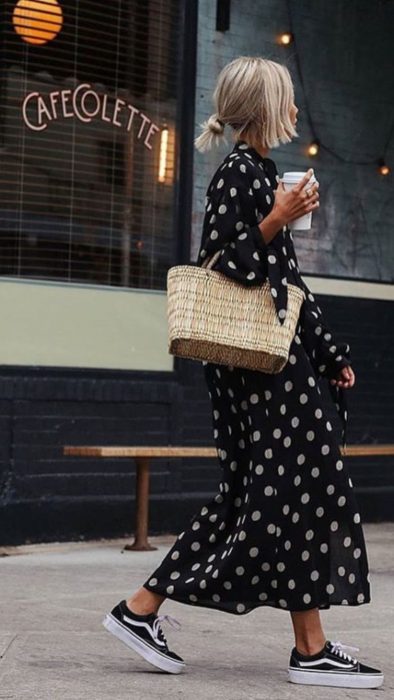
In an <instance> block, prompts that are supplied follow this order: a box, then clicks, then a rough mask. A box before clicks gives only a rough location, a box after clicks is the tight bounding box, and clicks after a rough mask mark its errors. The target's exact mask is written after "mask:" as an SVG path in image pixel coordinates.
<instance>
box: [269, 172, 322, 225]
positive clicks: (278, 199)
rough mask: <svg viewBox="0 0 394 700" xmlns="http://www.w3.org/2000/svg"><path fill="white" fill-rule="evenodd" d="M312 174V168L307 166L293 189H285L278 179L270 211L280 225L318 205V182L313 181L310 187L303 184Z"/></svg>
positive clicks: (305, 183) (306, 182)
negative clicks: (307, 168) (306, 170)
mask: <svg viewBox="0 0 394 700" xmlns="http://www.w3.org/2000/svg"><path fill="white" fill-rule="evenodd" d="M312 175H313V168H309V170H308V172H307V173H306V174H305V175H304V177H303V178H302V180H300V182H299V183H297V185H295V186H294V187H293V189H291V190H289V191H286V190H285V188H284V185H283V182H282V181H281V180H280V181H279V184H278V187H277V189H276V190H275V203H274V206H273V208H272V211H271V213H272V214H273V215H274V216H275V218H276V220H277V221H278V222H279V223H280V226H281V227H282V226H284V225H285V224H287V223H288V222H289V221H293V219H298V217H299V216H303V215H304V214H308V213H309V212H310V211H313V210H314V209H317V207H318V206H319V201H318V200H319V193H318V191H317V190H318V189H319V183H318V182H315V183H313V184H312V185H310V187H306V188H305V186H306V185H307V184H308V182H309V180H310V179H311V177H312ZM304 188H305V189H304Z"/></svg>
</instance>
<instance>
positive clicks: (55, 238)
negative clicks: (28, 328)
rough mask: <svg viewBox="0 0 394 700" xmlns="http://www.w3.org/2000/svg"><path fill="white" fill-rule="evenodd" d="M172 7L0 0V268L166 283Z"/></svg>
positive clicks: (177, 24) (174, 85) (178, 25)
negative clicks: (1, 0)
mask: <svg viewBox="0 0 394 700" xmlns="http://www.w3.org/2000/svg"><path fill="white" fill-rule="evenodd" d="M182 11H183V3H182V2H179V0H111V2H108V0H42V1H41V0H19V1H15V2H10V1H8V0H6V1H5V2H2V3H1V10H0V13H1V27H0V42H1V43H0V52H1V66H0V71H1V73H0V156H1V169H0V197H1V201H0V274H1V275H3V276H13V277H15V276H16V277H23V278H26V277H27V278H34V279H46V280H59V281H62V282H75V283H82V284H100V285H115V286H123V287H141V288H148V289H165V282H166V273H167V269H168V267H169V265H170V264H171V258H172V251H173V250H174V241H173V238H174V213H175V212H174V200H175V197H174V192H175V183H176V177H177V173H176V171H175V169H176V160H177V159H176V152H175V151H176V133H177V128H178V125H177V113H178V110H177V102H178V100H179V93H180V85H179V71H180V50H181V46H182V41H181V31H182V16H181V14H182Z"/></svg>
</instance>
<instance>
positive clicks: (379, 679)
mask: <svg viewBox="0 0 394 700" xmlns="http://www.w3.org/2000/svg"><path fill="white" fill-rule="evenodd" d="M288 674H289V676H288V680H289V681H290V682H291V683H302V684H304V685H330V686H336V687H338V688H379V686H381V685H382V683H383V681H384V675H383V674H380V673H378V674H377V673H338V672H336V671H301V670H299V669H292V668H289V669H288Z"/></svg>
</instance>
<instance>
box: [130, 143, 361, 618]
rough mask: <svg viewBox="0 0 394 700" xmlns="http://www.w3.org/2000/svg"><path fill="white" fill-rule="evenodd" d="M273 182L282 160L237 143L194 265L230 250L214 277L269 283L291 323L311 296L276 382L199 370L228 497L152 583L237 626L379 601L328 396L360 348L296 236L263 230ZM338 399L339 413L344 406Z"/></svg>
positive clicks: (206, 513)
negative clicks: (332, 310) (305, 273)
mask: <svg viewBox="0 0 394 700" xmlns="http://www.w3.org/2000/svg"><path fill="white" fill-rule="evenodd" d="M277 184H278V182H277V171H276V167H275V164H274V162H273V161H272V160H271V159H269V158H262V157H261V156H260V154H257V152H256V151H254V149H251V148H250V147H249V146H247V145H246V144H245V143H244V142H242V141H241V142H238V144H236V145H235V146H234V149H233V151H232V153H231V154H229V156H227V157H226V158H225V160H224V163H223V166H222V167H221V168H219V169H218V171H217V172H216V173H215V175H214V177H213V179H212V181H211V184H210V186H209V187H208V191H207V201H206V216H205V219H204V226H203V237H202V244H201V248H200V252H199V257H198V263H199V264H201V263H202V262H203V260H204V258H206V257H207V256H211V255H212V254H213V253H214V252H216V251H217V250H219V249H221V248H223V249H224V252H223V255H221V256H220V257H219V260H218V262H217V263H216V266H215V269H217V270H219V271H221V272H223V273H224V274H226V275H228V276H230V277H232V278H234V279H235V280H237V281H238V282H240V283H242V284H244V285H246V286H248V285H249V286H250V285H259V284H261V283H262V282H264V281H265V280H266V279H267V277H268V279H269V281H270V287H271V296H272V300H273V302H274V304H275V308H276V311H277V314H278V318H279V319H281V320H284V318H285V315H286V302H287V285H288V283H292V284H298V286H301V287H302V288H303V289H304V291H305V300H304V303H303V306H302V309H301V314H300V319H299V324H298V328H297V332H296V334H295V336H294V339H293V342H292V344H291V347H290V350H289V359H288V362H287V363H286V364H285V366H284V368H283V369H282V371H281V372H279V373H278V374H265V373H263V372H253V371H249V370H243V369H242V368H239V367H227V366H225V365H215V364H213V363H210V362H203V363H202V371H203V373H204V377H205V381H206V384H207V388H208V396H209V400H210V402H211V407H212V436H213V440H214V443H215V445H216V448H217V454H218V466H219V469H220V472H219V474H220V480H219V485H218V492H217V493H216V495H214V497H213V498H211V499H210V500H209V501H208V502H207V503H206V504H205V505H204V506H203V507H201V508H200V509H199V511H198V513H196V514H195V515H194V516H193V517H192V518H191V519H190V522H189V524H188V526H187V527H186V528H185V529H184V530H183V531H182V532H181V533H180V534H179V535H178V537H177V538H176V540H175V542H174V544H173V546H172V547H171V548H170V550H169V551H168V553H167V554H166V556H165V557H164V558H163V560H162V562H161V563H160V564H159V566H158V567H157V568H156V570H155V571H153V572H152V573H151V575H150V576H149V578H148V579H147V581H146V582H145V583H144V584H143V585H144V586H145V587H146V588H148V589H151V590H152V591H155V592H156V593H159V594H161V595H163V596H165V597H170V598H172V599H174V600H178V601H181V602H184V603H187V604H190V605H198V606H204V607H210V608H216V609H218V610H224V611H227V612H231V613H233V614H238V615H242V614H246V613H248V612H249V611H251V610H253V609H254V608H256V607H258V606H262V605H268V606H273V607H276V608H278V609H283V610H287V611H291V610H307V609H310V608H314V607H318V608H320V609H324V608H328V607H330V605H361V604H364V603H367V602H369V600H370V590H369V575H368V564H367V558H366V551H365V543H364V537H363V532H362V525H361V517H360V513H359V509H358V507H357V502H356V500H355V495H354V491H353V489H352V484H351V480H350V477H349V474H348V471H347V464H346V460H345V459H344V458H343V457H342V456H341V453H340V449H339V444H338V437H337V435H336V426H335V425H334V424H332V423H331V422H330V421H329V420H328V416H326V414H325V409H324V406H323V398H322V393H321V389H320V386H319V384H320V382H319V380H321V378H322V377H324V378H326V379H329V378H331V377H333V376H334V375H335V376H337V374H338V372H339V371H340V369H341V368H342V367H344V366H345V365H346V364H349V352H350V349H349V346H348V345H347V344H344V343H342V344H341V343H338V342H337V340H336V339H335V338H334V337H333V334H332V332H331V331H330V330H329V329H328V328H327V326H326V324H325V323H324V321H323V317H322V314H321V310H320V309H319V307H318V306H317V303H316V300H315V298H314V296H313V294H312V293H311V292H310V291H309V289H308V288H307V286H306V285H305V283H304V281H303V280H302V278H301V276H300V274H299V268H298V262H297V257H296V254H295V251H294V246H293V241H292V236H291V232H290V231H289V229H288V227H284V228H283V230H281V231H279V232H278V234H277V236H276V237H275V238H274V239H273V240H272V241H271V242H270V243H269V244H268V245H267V244H265V243H264V241H263V238H262V234H261V231H260V229H259V227H258V225H257V221H259V220H260V221H263V220H264V218H265V216H266V215H267V213H269V211H270V210H271V209H272V206H273V201H274V190H275V189H276V187H277ZM288 263H289V264H288ZM338 357H341V359H340V360H339V361H338ZM331 395H332V398H333V399H334V400H335V403H336V407H337V410H338V412H339V413H340V411H339V409H338V406H339V408H341V403H340V394H339V393H337V392H332V394H331ZM337 404H338V405H337ZM340 415H341V413H340Z"/></svg>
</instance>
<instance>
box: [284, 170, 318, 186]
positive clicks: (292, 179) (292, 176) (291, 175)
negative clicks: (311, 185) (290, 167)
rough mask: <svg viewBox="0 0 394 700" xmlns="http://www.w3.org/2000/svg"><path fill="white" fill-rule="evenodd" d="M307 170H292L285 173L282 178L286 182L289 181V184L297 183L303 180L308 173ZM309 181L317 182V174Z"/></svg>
mask: <svg viewBox="0 0 394 700" xmlns="http://www.w3.org/2000/svg"><path fill="white" fill-rule="evenodd" d="M307 172H308V171H307V170H304V171H303V172H301V171H291V172H287V173H283V177H282V180H283V181H284V182H287V183H288V184H289V185H296V184H297V182H299V181H300V180H302V178H303V177H304V176H305V175H306V174H307ZM309 182H316V177H315V175H312V176H311V178H310V180H309Z"/></svg>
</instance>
